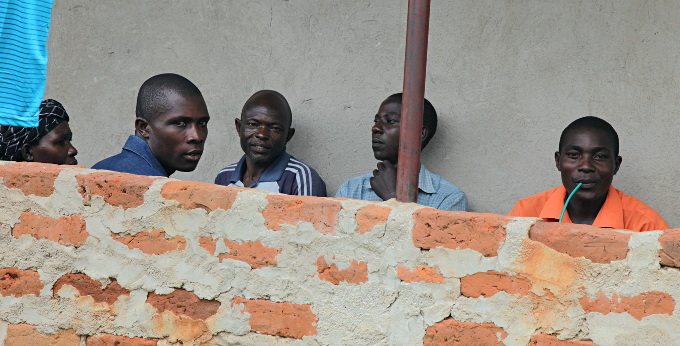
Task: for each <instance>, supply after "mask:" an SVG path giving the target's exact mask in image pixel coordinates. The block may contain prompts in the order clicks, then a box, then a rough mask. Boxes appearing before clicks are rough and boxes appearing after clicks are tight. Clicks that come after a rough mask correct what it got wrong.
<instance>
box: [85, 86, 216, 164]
mask: <svg viewBox="0 0 680 346" xmlns="http://www.w3.org/2000/svg"><path fill="white" fill-rule="evenodd" d="M136 114H137V119H136V120H135V135H134V136H130V137H129V138H128V140H127V142H126V143H125V145H124V146H123V150H122V151H121V153H120V154H118V155H114V156H112V157H109V158H107V159H104V160H102V161H100V162H99V163H97V164H95V165H94V166H92V168H94V169H108V170H111V171H116V172H122V173H132V174H139V175H152V176H164V177H169V176H170V175H171V174H172V173H174V172H175V171H181V172H191V171H193V170H194V169H196V166H197V165H198V161H199V160H200V159H201V155H203V145H204V144H205V139H206V137H208V121H209V120H210V115H208V108H207V106H206V104H205V100H204V99H203V95H202V94H201V91H200V90H198V88H197V87H196V85H194V83H192V82H191V81H189V80H188V79H186V78H184V77H182V76H180V75H177V74H173V73H165V74H160V75H157V76H153V77H151V78H149V79H148V80H147V81H146V82H144V84H142V87H141V88H140V89H139V94H138V95H137V109H136Z"/></svg>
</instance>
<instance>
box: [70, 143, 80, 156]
mask: <svg viewBox="0 0 680 346" xmlns="http://www.w3.org/2000/svg"><path fill="white" fill-rule="evenodd" d="M68 145H70V146H71V147H70V148H69V149H68V156H69V157H75V156H76V155H78V149H76V147H74V146H73V144H71V142H68Z"/></svg>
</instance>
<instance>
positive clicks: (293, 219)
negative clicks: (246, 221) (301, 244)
mask: <svg viewBox="0 0 680 346" xmlns="http://www.w3.org/2000/svg"><path fill="white" fill-rule="evenodd" d="M267 200H268V201H269V205H267V207H266V208H265V210H264V211H262V216H264V220H265V226H266V227H267V228H268V229H272V230H275V231H280V230H281V225H282V224H289V225H297V224H298V222H300V221H306V222H309V223H311V224H312V225H314V229H316V230H317V231H318V232H321V233H325V234H327V233H333V232H335V226H336V223H337V222H338V212H339V211H340V209H342V205H341V204H340V202H338V201H334V200H331V199H326V198H319V197H308V196H282V195H267Z"/></svg>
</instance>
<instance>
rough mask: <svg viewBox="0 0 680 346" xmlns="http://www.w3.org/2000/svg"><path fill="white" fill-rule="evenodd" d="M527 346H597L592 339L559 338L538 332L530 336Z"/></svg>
mask: <svg viewBox="0 0 680 346" xmlns="http://www.w3.org/2000/svg"><path fill="white" fill-rule="evenodd" d="M529 346H597V344H595V343H594V342H592V341H577V340H560V339H558V338H557V337H556V336H554V335H546V334H538V335H534V336H532V337H531V341H530V342H529Z"/></svg>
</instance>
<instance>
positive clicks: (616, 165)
mask: <svg viewBox="0 0 680 346" xmlns="http://www.w3.org/2000/svg"><path fill="white" fill-rule="evenodd" d="M621 161H623V159H622V158H621V156H617V157H616V161H615V162H614V174H616V173H617V172H618V171H619V168H621Z"/></svg>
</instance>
